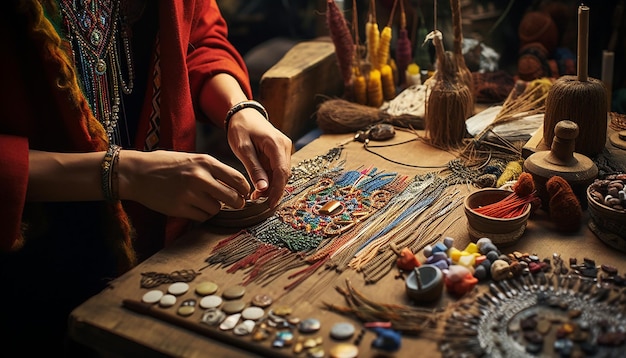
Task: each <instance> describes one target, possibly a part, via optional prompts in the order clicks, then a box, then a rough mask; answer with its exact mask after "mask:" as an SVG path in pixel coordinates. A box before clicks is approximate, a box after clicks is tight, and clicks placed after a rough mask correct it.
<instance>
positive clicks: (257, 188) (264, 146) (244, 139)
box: [228, 108, 292, 208]
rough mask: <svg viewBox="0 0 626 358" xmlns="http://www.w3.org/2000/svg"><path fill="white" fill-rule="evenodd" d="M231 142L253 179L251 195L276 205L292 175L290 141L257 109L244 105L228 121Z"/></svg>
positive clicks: (253, 197) (229, 140)
mask: <svg viewBox="0 0 626 358" xmlns="http://www.w3.org/2000/svg"><path fill="white" fill-rule="evenodd" d="M228 143H229V145H230V147H231V149H232V150H233V153H235V155H236V156H237V158H239V160H240V161H241V162H242V163H243V165H244V167H245V168H246V171H247V172H248V175H249V176H250V179H251V180H252V183H253V185H254V192H253V193H252V195H251V198H252V199H257V198H259V197H267V202H268V204H269V205H270V207H272V208H273V207H276V206H277V205H278V203H279V202H280V200H281V199H282V197H283V194H284V189H285V185H286V184H287V181H288V180H289V176H290V175H291V152H292V143H291V140H290V139H289V138H288V137H287V136H285V135H284V134H283V133H282V132H280V131H279V130H278V129H276V128H275V127H274V126H273V125H272V124H271V123H270V122H269V121H267V120H266V119H265V118H264V117H263V115H261V113H259V112H258V111H257V110H256V109H254V108H244V109H242V110H240V111H239V112H237V113H235V114H234V115H233V116H232V118H231V120H230V122H229V128H228Z"/></svg>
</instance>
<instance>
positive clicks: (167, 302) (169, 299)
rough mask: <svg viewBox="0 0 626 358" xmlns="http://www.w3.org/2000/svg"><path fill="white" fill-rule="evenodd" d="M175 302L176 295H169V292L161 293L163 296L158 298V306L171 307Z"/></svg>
mask: <svg viewBox="0 0 626 358" xmlns="http://www.w3.org/2000/svg"><path fill="white" fill-rule="evenodd" d="M175 304H176V296H174V295H170V294H169V293H168V294H167V295H163V297H161V299H160V300H159V306H161V307H172V306H173V305H175Z"/></svg>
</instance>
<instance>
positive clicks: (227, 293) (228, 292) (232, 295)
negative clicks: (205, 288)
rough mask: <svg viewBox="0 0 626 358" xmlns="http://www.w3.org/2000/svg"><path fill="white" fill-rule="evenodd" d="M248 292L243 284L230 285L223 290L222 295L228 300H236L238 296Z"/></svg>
mask: <svg viewBox="0 0 626 358" xmlns="http://www.w3.org/2000/svg"><path fill="white" fill-rule="evenodd" d="M245 293H246V288H245V287H243V286H239V285H237V286H231V287H228V288H226V289H225V290H224V292H222V297H224V298H225V299H227V300H235V299H238V298H241V297H243V295H244V294H245Z"/></svg>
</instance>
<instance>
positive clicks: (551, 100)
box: [543, 76, 607, 156]
mask: <svg viewBox="0 0 626 358" xmlns="http://www.w3.org/2000/svg"><path fill="white" fill-rule="evenodd" d="M565 119H567V120H570V121H572V122H575V123H576V124H577V125H578V128H579V130H580V132H579V135H578V138H577V139H576V146H575V149H574V151H575V152H577V153H581V154H584V155H586V156H595V155H596V154H599V153H601V152H602V150H603V149H604V146H605V144H606V132H607V98H606V88H605V87H604V84H603V83H602V81H600V80H598V79H595V78H591V77H589V78H587V80H586V81H580V80H578V77H577V76H562V77H561V78H559V79H557V80H556V81H555V82H554V84H553V85H552V87H551V88H550V90H549V91H548V96H547V98H546V112H545V115H544V120H543V140H544V143H545V144H546V145H547V146H548V147H550V146H551V145H552V140H553V139H554V127H555V126H556V124H557V123H558V122H560V121H562V120H565Z"/></svg>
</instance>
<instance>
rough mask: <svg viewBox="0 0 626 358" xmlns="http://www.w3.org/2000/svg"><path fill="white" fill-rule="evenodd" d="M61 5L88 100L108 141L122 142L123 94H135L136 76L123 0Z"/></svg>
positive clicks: (62, 2)
mask: <svg viewBox="0 0 626 358" xmlns="http://www.w3.org/2000/svg"><path fill="white" fill-rule="evenodd" d="M60 8H61V11H62V13H63V23H64V25H65V28H66V30H67V36H68V40H69V41H70V43H71V45H72V54H73V56H74V62H75V64H76V67H77V69H78V71H79V73H81V74H82V77H81V78H82V85H83V90H84V92H85V96H86V97H87V101H88V102H89V104H90V106H91V109H92V111H93V113H94V115H95V116H96V118H98V120H99V121H100V122H101V123H102V125H103V126H104V128H105V130H106V133H107V135H108V137H109V141H110V142H111V143H115V144H120V131H119V128H118V121H119V120H120V112H123V99H122V93H123V94H126V95H129V94H131V93H132V91H133V82H134V78H135V73H134V70H133V58H132V52H131V46H130V39H129V37H130V36H129V33H130V28H129V24H128V22H127V21H126V19H125V16H124V12H123V11H120V1H119V0H60Z"/></svg>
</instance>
